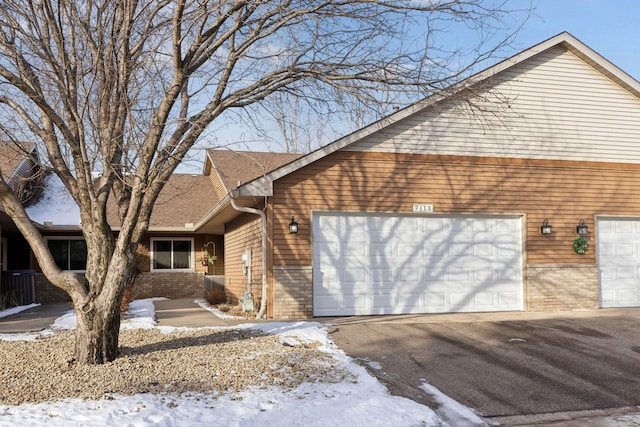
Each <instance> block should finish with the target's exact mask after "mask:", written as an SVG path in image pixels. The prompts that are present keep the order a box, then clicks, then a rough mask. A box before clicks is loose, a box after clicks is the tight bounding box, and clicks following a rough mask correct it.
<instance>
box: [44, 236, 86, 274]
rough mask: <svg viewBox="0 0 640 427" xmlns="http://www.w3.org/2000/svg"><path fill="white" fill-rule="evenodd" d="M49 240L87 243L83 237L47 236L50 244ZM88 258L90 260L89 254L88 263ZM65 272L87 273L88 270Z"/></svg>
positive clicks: (46, 239) (46, 238)
mask: <svg viewBox="0 0 640 427" xmlns="http://www.w3.org/2000/svg"><path fill="white" fill-rule="evenodd" d="M49 240H82V241H83V242H85V243H86V241H85V238H84V237H82V236H47V237H45V241H46V242H48V241H49ZM87 251H88V249H87ZM88 258H89V254H88V253H87V261H88ZM64 271H70V272H72V273H86V272H87V269H86V268H85V269H84V270H64Z"/></svg>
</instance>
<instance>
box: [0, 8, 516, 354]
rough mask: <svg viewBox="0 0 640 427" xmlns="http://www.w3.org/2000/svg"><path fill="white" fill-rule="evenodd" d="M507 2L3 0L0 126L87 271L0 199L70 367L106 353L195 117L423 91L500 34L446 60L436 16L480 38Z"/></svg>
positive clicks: (479, 55)
mask: <svg viewBox="0 0 640 427" xmlns="http://www.w3.org/2000/svg"><path fill="white" fill-rule="evenodd" d="M488 4H492V6H488ZM510 12H513V11H509V10H507V7H506V6H505V4H503V3H501V2H500V1H498V2H497V4H494V3H493V2H486V1H485V0H460V1H453V0H450V1H447V0H441V1H438V0H434V1H426V0H424V1H418V0H416V1H410V0H405V1H382V0H337V1H336V0H324V1H323V0H319V1H315V0H308V1H307V0H305V1H302V0H191V1H187V0H118V1H115V0H86V1H85V0H83V1H77V0H3V2H2V3H1V4H0V114H1V117H2V120H0V126H2V132H3V133H4V134H6V135H11V138H13V139H15V140H31V141H34V142H36V143H37V144H38V145H39V147H40V150H41V153H43V154H44V155H43V156H42V160H43V166H44V167H46V168H48V170H50V171H51V172H53V173H55V174H56V175H57V176H58V177H59V178H60V179H61V180H62V182H63V183H64V185H65V186H66V188H67V190H68V191H69V193H70V194H71V195H72V197H73V199H74V200H75V202H76V203H77V205H78V206H79V209H80V216H81V223H82V232H83V235H84V238H85V240H86V244H87V250H88V259H87V269H86V274H85V275H84V276H80V275H76V274H74V273H72V272H68V271H63V270H60V269H59V268H58V267H57V266H56V263H55V262H54V259H53V258H52V256H51V253H50V252H49V249H48V248H47V244H46V242H45V240H44V238H43V237H42V235H41V234H40V232H39V230H38V229H37V228H36V227H35V226H34V225H33V224H32V222H31V221H30V219H29V217H28V216H27V214H26V213H25V210H24V208H23V207H22V205H21V204H20V203H19V201H18V199H17V198H16V197H15V195H14V194H13V193H12V192H11V191H10V189H9V188H8V186H7V185H6V183H5V182H4V181H0V200H1V201H2V202H3V203H4V205H5V207H6V210H7V212H8V214H9V215H10V216H11V217H12V218H13V220H14V222H15V223H16V225H17V226H18V228H19V229H20V231H21V233H22V234H23V235H24V236H25V238H26V240H27V241H28V242H29V245H30V246H31V249H32V250H33V253H34V254H35V257H36V259H37V261H38V263H39V265H40V267H41V268H42V271H43V273H44V274H45V276H46V277H47V279H48V280H49V281H50V282H51V283H52V284H54V285H55V286H57V287H59V288H61V289H63V290H65V291H66V292H67V293H68V294H69V295H70V296H71V298H72V300H73V304H74V308H75V311H76V315H77V330H76V344H75V358H76V360H77V362H78V363H104V362H107V361H111V360H113V359H114V358H116V356H117V354H118V337H119V326H120V312H119V310H120V309H119V301H120V299H121V297H122V293H123V289H124V287H125V285H126V283H127V278H128V277H129V276H130V274H131V271H132V268H133V259H134V253H135V250H136V247H137V246H138V243H139V242H140V241H141V239H142V238H143V236H144V235H145V233H146V232H147V229H148V226H149V218H150V216H151V212H152V209H153V206H154V202H155V201H156V199H157V197H158V194H159V193H160V192H161V190H162V188H163V186H164V184H165V183H166V182H167V180H168V179H169V177H170V175H171V174H172V173H173V172H174V170H175V169H176V167H177V166H178V165H179V163H180V162H181V161H182V160H183V158H184V157H185V155H186V154H187V152H188V151H189V149H190V148H191V147H192V146H193V145H194V144H195V143H196V142H197V141H198V138H199V137H200V136H201V135H202V133H203V132H204V131H205V129H206V128H207V126H208V125H210V124H212V123H213V122H218V121H220V120H223V119H224V117H225V114H227V113H228V112H229V111H232V110H234V109H243V108H245V107H247V106H251V105H255V104H257V103H260V102H262V101H264V100H265V99H266V98H268V97H270V96H271V95H273V94H277V93H279V92H286V91H288V90H293V89H295V90H296V91H298V93H299V94H301V95H302V96H303V97H304V98H305V99H309V100H314V101H315V102H323V103H326V105H338V104H336V102H339V103H342V104H343V106H344V105H347V104H348V103H349V102H350V101H353V100H357V101H358V102H361V103H366V104H367V105H376V104H377V103H378V99H380V98H381V97H380V94H385V93H389V92H398V93H406V94H409V93H420V94H422V95H424V94H429V93H433V92H434V91H436V90H438V88H439V87H440V86H441V84H442V83H443V82H446V81H447V80H448V79H450V78H451V77H452V76H455V75H460V73H463V72H464V70H465V68H468V67H471V66H472V64H474V63H475V62H476V61H478V60H482V59H485V58H486V57H488V56H490V55H491V54H492V53H493V52H494V49H495V48H498V47H500V46H501V44H504V43H505V42H509V40H510V39H509V38H505V39H502V40H501V41H500V42H497V43H494V44H493V45H492V46H491V47H490V48H489V49H487V50H478V51H476V52H475V53H476V55H475V56H474V58H471V59H469V60H468V61H466V62H467V65H466V66H465V67H462V68H459V67H456V70H455V71H452V70H451V69H450V68H449V64H450V63H449V62H446V61H442V60H441V59H438V60H434V58H433V56H431V52H432V50H431V49H432V48H433V47H434V46H431V45H430V44H429V41H430V36H432V30H433V29H434V28H436V27H435V25H437V24H438V23H442V22H447V23H449V24H452V25H453V24H455V23H458V24H464V25H467V26H472V27H474V28H476V29H478V30H479V31H480V32H481V33H483V34H495V31H494V30H495V29H496V28H498V27H500V26H501V25H502V24H503V21H501V19H503V18H504V16H507V15H508V14H509V13H510ZM442 28H444V27H442ZM95 171H99V172H100V175H99V176H98V177H96V175H95V174H94V172H95ZM110 199H111V200H112V201H114V202H115V203H116V205H117V207H118V214H119V221H120V224H119V232H118V233H117V234H114V233H113V232H112V229H111V227H110V226H109V224H108V222H107V201H108V200H110Z"/></svg>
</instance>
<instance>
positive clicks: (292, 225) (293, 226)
mask: <svg viewBox="0 0 640 427" xmlns="http://www.w3.org/2000/svg"><path fill="white" fill-rule="evenodd" d="M296 233H298V223H297V222H296V220H295V219H294V218H293V217H291V222H290V223H289V234H296Z"/></svg>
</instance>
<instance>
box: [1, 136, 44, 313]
mask: <svg viewBox="0 0 640 427" xmlns="http://www.w3.org/2000/svg"><path fill="white" fill-rule="evenodd" d="M37 165H38V154H37V152H36V150H35V146H34V144H31V143H16V142H10V141H0V170H1V171H2V178H3V179H4V181H5V182H6V183H7V184H8V185H9V187H11V189H12V190H13V192H14V193H15V194H16V196H17V197H18V199H19V200H20V201H22V203H23V204H24V205H25V206H28V205H29V204H31V203H33V202H34V201H35V200H36V199H37V198H38V197H39V195H40V193H41V188H42V179H43V174H42V172H41V170H40V168H39V167H38V166H37ZM9 248H11V250H9ZM29 253H30V252H29V247H28V245H27V244H26V242H25V240H24V239H23V238H22V235H21V234H20V233H19V232H18V229H17V227H16V226H15V224H14V223H13V221H12V220H11V218H10V217H9V215H8V214H7V213H6V212H5V209H4V206H3V205H2V204H0V269H1V271H2V275H1V279H0V307H2V306H5V305H7V304H29V303H32V302H34V301H35V299H36V293H35V283H34V281H33V275H32V274H30V273H27V272H26V270H29V268H30V256H29Z"/></svg>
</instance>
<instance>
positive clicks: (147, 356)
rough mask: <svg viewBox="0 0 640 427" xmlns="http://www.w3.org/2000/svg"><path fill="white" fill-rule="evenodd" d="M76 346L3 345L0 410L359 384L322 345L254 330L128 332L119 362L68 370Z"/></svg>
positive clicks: (65, 341) (60, 342) (44, 342)
mask: <svg viewBox="0 0 640 427" xmlns="http://www.w3.org/2000/svg"><path fill="white" fill-rule="evenodd" d="M292 341H293V344H291V342H292ZM73 346H74V336H73V331H63V332H57V333H56V334H55V335H53V336H49V337H46V338H41V339H38V340H35V341H0V365H1V366H2V370H1V371H0V372H1V374H0V404H4V405H19V404H21V403H25V402H29V403H39V402H45V401H54V400H60V399H65V398H83V399H92V400H97V399H101V398H109V397H110V396H112V395H133V394H138V393H154V394H157V393H186V392H203V393H221V392H239V391H243V390H246V389H248V388H249V387H252V386H253V387H268V386H280V387H284V388H294V387H296V386H298V385H300V384H302V383H304V382H319V381H322V382H342V381H355V379H354V377H353V376H352V375H351V374H350V373H348V372H347V371H346V370H344V369H343V368H340V367H338V366H336V362H335V360H334V359H333V358H332V357H331V356H330V355H328V354H326V353H324V352H322V351H320V350H318V346H319V343H298V342H296V341H295V340H287V341H286V344H284V343H282V342H281V341H280V340H279V338H278V337H277V336H273V335H263V334H261V333H260V332H257V331H251V330H235V329H231V330H227V329H225V330H212V329H200V330H192V331H185V332H174V333H170V334H163V333H160V332H159V331H158V330H157V329H136V330H123V331H121V333H120V353H121V355H120V357H118V358H117V359H116V360H115V361H113V362H111V363H107V364H104V365H91V366H79V365H76V364H73V363H69V362H68V361H69V360H71V359H72V357H73Z"/></svg>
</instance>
